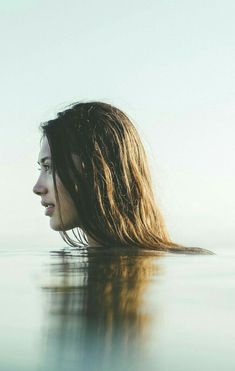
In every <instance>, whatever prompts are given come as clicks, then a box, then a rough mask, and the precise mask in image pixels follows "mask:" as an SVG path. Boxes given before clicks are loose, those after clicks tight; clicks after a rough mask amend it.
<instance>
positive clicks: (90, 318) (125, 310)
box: [43, 250, 160, 371]
mask: <svg viewBox="0 0 235 371" xmlns="http://www.w3.org/2000/svg"><path fill="white" fill-rule="evenodd" d="M155 255H156V254H155ZM159 273H160V268H159V264H158V257H156V256H149V255H146V253H144V252H141V253H140V252H137V251H133V252H129V253H127V250H124V251H115V250H103V251H100V250H99V251H97V250H96V251H92V250H89V251H84V252H82V253H76V254H75V253H71V252H70V253H69V252H65V251H63V252H57V253H56V254H54V255H53V256H52V263H51V264H50V267H49V278H48V282H47V283H44V285H43V294H44V299H45V301H44V302H45V304H46V305H45V321H44V335H43V338H44V347H43V359H44V362H45V364H46V365H47V367H48V369H50V370H54V369H56V370H74V369H79V370H99V371H100V370H110V369H112V370H116V369H117V370H120V368H123V369H127V367H128V369H135V370H137V369H140V368H139V365H140V357H137V355H138V354H140V351H141V352H144V347H145V340H146V339H147V338H148V331H149V328H150V325H151V313H152V312H151V311H148V308H147V306H146V303H145V293H146V290H147V287H148V283H149V282H151V279H152V278H153V277H154V279H156V276H157V275H159ZM157 316H158V313H156V312H155V313H154V321H155V322H156V320H157ZM75 366H76V367H75ZM43 367H45V366H43ZM44 369H46V368H44Z"/></svg>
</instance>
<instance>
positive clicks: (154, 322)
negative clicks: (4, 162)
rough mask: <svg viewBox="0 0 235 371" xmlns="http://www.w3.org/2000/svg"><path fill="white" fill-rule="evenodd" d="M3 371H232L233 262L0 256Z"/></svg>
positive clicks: (224, 257)
mask: <svg viewBox="0 0 235 371" xmlns="http://www.w3.org/2000/svg"><path fill="white" fill-rule="evenodd" d="M0 275H1V280H0V289H1V307H0V328H1V332H0V369H1V370H4V371H16V370H17V371H20V370H22V371H23V370H24V371H27V370H31V371H34V370H43V371H46V370H48V371H54V370H56V371H60V370H61V371H62V370H66V371H70V370H82V371H86V370H87V371H88V370H91V371H93V370H94V371H95V370H97V371H102V370H104V371H106V370H107V371H110V370H111V369H112V370H135V371H136V370H141V371H142V370H146V371H147V370H159V371H163V370H164V371H169V370H179V371H189V370H190V371H191V370H192V371H193V370H195V371H196V370H200V371H203V370H206V371H210V370H211V371H212V370H213V371H216V370H218V371H219V370H226V371H230V370H231V371H232V370H234V369H235V360H234V356H233V353H234V349H235V331H234V329H235V317H234V313H235V297H234V292H235V290H234V289H235V253H234V252H233V250H232V249H230V250H227V251H223V252H222V254H218V255H217V256H205V255H204V256H192V255H189V256H187V255H176V254H168V255H165V256H163V255H157V254H149V253H144V252H141V253H139V254H138V253H137V252H133V253H128V254H127V251H121V252H120V251H115V250H109V251H107V250H106V251H105V250H103V251H96V250H93V251H92V250H90V251H89V252H88V251H80V252H76V251H74V250H69V249H67V250H64V251H58V252H56V251H53V252H50V251H45V250H44V251H43V250H42V251H39V250H37V251H30V250H27V251H26V250H25V251H24V250H13V249H12V250H1V252H0Z"/></svg>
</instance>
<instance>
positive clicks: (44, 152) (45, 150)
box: [38, 136, 51, 161]
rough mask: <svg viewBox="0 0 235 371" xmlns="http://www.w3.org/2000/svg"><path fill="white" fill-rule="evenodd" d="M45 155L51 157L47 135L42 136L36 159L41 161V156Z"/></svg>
mask: <svg viewBox="0 0 235 371" xmlns="http://www.w3.org/2000/svg"><path fill="white" fill-rule="evenodd" d="M45 157H51V150H50V146H49V143H48V140H47V137H46V136H43V138H42V141H41V148H40V151H39V155H38V161H41V160H42V158H45Z"/></svg>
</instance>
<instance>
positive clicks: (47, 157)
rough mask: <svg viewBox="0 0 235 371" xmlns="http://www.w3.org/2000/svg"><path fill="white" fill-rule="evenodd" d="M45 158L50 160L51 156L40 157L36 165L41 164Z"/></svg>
mask: <svg viewBox="0 0 235 371" xmlns="http://www.w3.org/2000/svg"><path fill="white" fill-rule="evenodd" d="M46 160H51V157H49V156H46V157H43V158H41V160H40V161H38V165H40V164H43V163H44V162H45V161H46Z"/></svg>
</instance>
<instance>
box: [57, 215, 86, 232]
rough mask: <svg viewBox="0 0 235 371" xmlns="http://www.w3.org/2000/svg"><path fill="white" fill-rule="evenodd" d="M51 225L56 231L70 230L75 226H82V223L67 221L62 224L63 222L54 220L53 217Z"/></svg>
mask: <svg viewBox="0 0 235 371" xmlns="http://www.w3.org/2000/svg"><path fill="white" fill-rule="evenodd" d="M50 227H51V229H53V230H54V231H58V232H59V231H69V230H71V229H73V228H79V227H80V223H78V222H67V223H64V225H63V226H62V225H61V223H60V222H59V221H57V220H53V219H52V218H51V219H50Z"/></svg>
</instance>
